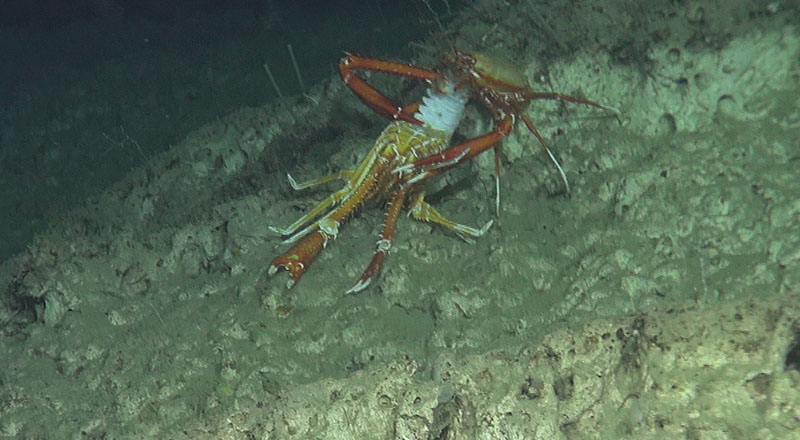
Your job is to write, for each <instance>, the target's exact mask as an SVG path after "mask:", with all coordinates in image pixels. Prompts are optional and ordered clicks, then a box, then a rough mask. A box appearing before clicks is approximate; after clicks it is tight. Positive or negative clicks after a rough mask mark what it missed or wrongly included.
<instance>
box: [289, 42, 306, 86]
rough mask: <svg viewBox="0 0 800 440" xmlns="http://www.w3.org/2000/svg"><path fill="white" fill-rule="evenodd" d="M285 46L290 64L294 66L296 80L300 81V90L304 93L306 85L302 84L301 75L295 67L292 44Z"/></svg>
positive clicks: (295, 61)
mask: <svg viewBox="0 0 800 440" xmlns="http://www.w3.org/2000/svg"><path fill="white" fill-rule="evenodd" d="M286 48H287V49H289V57H291V59H292V66H294V74H295V75H297V82H299V83H300V90H302V92H303V93H305V92H306V85H305V84H303V77H302V76H300V69H299V68H298V67H297V60H296V59H294V51H293V50H292V45H291V44H287V45H286Z"/></svg>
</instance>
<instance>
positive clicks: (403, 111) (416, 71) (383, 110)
mask: <svg viewBox="0 0 800 440" xmlns="http://www.w3.org/2000/svg"><path fill="white" fill-rule="evenodd" d="M357 69H363V70H372V71H376V72H383V73H389V74H393V75H399V76H405V77H408V78H416V79H421V80H425V81H427V82H432V81H433V80H435V79H436V77H437V76H439V74H438V72H436V71H434V70H429V69H423V68H421V67H416V66H411V65H408V64H401V63H394V62H391V61H382V60H375V59H371V58H364V57H359V56H357V55H352V54H349V53H347V52H345V57H344V58H343V59H342V60H341V62H339V73H340V74H341V76H342V80H343V81H344V83H345V84H347V86H348V87H350V88H351V89H352V90H353V92H355V94H356V95H357V96H358V97H359V98H360V99H361V100H362V101H363V102H364V103H365V104H367V105H368V106H369V107H370V108H372V109H373V110H375V111H376V112H378V114H380V115H381V116H383V117H385V118H388V119H391V120H398V119H399V120H403V121H406V122H410V123H412V124H417V125H420V124H421V122H420V121H419V120H418V119H417V118H415V117H414V112H416V110H417V108H418V107H419V104H418V103H415V104H411V105H409V106H406V107H405V108H404V107H400V106H399V105H397V104H396V103H395V102H394V101H392V100H391V99H389V98H387V97H386V95H384V94H383V93H381V92H379V91H378V89H376V88H375V87H372V86H371V85H370V84H369V83H367V82H366V81H364V80H363V79H361V77H359V76H358V74H356V72H355V70H357Z"/></svg>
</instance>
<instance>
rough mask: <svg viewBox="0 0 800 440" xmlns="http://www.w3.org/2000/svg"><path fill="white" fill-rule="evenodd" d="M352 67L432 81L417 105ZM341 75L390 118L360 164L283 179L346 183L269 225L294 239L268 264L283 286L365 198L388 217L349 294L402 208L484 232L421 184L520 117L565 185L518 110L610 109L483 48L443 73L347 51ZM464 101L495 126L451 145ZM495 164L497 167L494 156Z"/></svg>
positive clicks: (372, 266) (388, 239)
mask: <svg viewBox="0 0 800 440" xmlns="http://www.w3.org/2000/svg"><path fill="white" fill-rule="evenodd" d="M356 70H371V71H377V72H383V73H388V74H393V75H399V76H404V77H409V78H416V79H420V80H423V81H426V82H427V83H429V84H430V88H429V89H428V91H427V94H426V96H425V97H423V98H422V101H421V102H416V103H413V104H410V105H407V106H405V107H400V106H398V105H397V104H395V103H394V102H393V101H392V100H390V99H389V98H387V97H386V96H385V95H383V94H382V93H381V92H379V91H378V90H377V89H375V88H374V87H372V86H371V85H369V84H368V83H367V82H366V81H364V80H363V79H362V78H361V77H359V76H358V75H357V74H356ZM339 72H340V73H341V76H342V79H343V80H344V82H345V84H347V85H348V86H349V87H350V88H351V89H352V90H353V91H354V92H355V93H356V95H358V97H359V98H361V100H362V101H364V102H365V103H366V104H367V105H368V106H370V107H371V108H372V109H374V110H375V111H376V112H378V113H379V114H381V115H382V116H384V117H386V118H389V119H391V120H392V121H393V122H392V123H390V124H389V126H388V127H386V129H384V130H383V132H382V133H381V135H380V136H379V137H378V139H377V141H375V145H374V146H373V147H372V149H371V150H370V151H369V153H368V154H367V156H366V157H365V158H364V160H362V161H361V163H360V164H359V166H358V168H357V169H355V170H345V171H341V172H339V173H336V174H333V175H331V176H327V177H323V178H320V179H317V180H314V181H311V182H307V183H303V184H298V183H297V182H295V181H294V179H293V178H292V177H291V176H289V182H290V184H291V185H292V188H294V189H296V190H300V189H304V188H308V187H311V186H314V185H317V184H320V183H324V182H328V181H331V180H334V179H342V180H344V181H345V185H344V187H343V188H342V189H340V190H339V191H336V192H334V193H333V194H331V195H330V196H329V197H327V198H326V199H325V200H323V201H322V202H320V203H319V204H318V205H317V206H316V207H314V209H312V210H311V211H309V212H308V213H307V214H306V215H304V216H303V217H301V218H300V219H298V220H297V221H296V222H294V223H292V224H291V225H289V226H288V227H286V228H271V229H272V230H273V231H275V232H277V233H279V234H281V235H283V236H288V238H287V239H286V240H285V241H284V243H295V244H294V246H293V247H292V248H291V249H289V250H288V251H286V252H285V253H284V254H282V255H280V256H278V257H276V258H275V259H274V260H272V264H271V265H270V267H269V274H270V275H273V274H275V273H276V272H277V271H278V270H279V269H285V270H287V271H288V272H289V276H290V277H291V279H290V280H289V281H288V283H287V287H292V286H293V285H294V284H295V283H296V282H297V281H299V280H300V278H301V277H302V276H303V274H304V273H305V272H306V270H308V267H309V266H310V265H311V263H312V262H313V261H314V258H316V256H317V255H318V254H319V252H320V251H321V250H322V249H323V248H324V247H325V246H326V245H327V244H328V242H329V241H330V240H332V239H335V238H336V236H337V235H338V234H339V228H340V227H341V226H342V224H343V223H344V222H345V221H346V220H347V219H348V218H350V217H351V216H353V215H354V214H355V213H356V212H357V211H358V209H359V208H360V207H361V206H362V205H363V204H364V203H366V202H367V201H369V200H372V199H378V200H383V201H386V202H387V203H388V205H387V211H386V221H385V222H384V224H383V230H382V231H381V234H380V238H379V239H378V243H377V249H376V250H375V254H374V255H373V257H372V261H371V262H370V263H369V265H368V266H367V268H366V270H365V271H364V273H363V274H362V275H361V277H360V278H359V279H358V281H357V282H356V284H355V285H354V286H353V287H352V288H350V290H348V293H352V292H359V291H361V290H364V289H365V288H366V287H367V286H369V284H370V282H371V281H372V280H373V279H374V278H375V276H376V275H377V274H378V273H379V272H380V270H381V267H382V266H383V261H384V259H385V258H386V254H387V253H388V252H389V250H390V249H391V246H392V237H393V236H394V233H395V228H396V226H397V219H398V217H399V216H400V213H401V211H402V210H403V208H404V207H407V209H408V210H409V212H410V214H411V216H412V217H414V218H415V219H417V220H422V221H426V222H434V223H438V224H440V225H442V226H445V227H447V228H449V229H451V230H452V231H454V232H455V233H456V234H458V235H459V236H461V237H463V238H465V239H467V240H470V239H472V238H477V237H480V236H482V235H483V234H485V233H486V231H487V230H488V229H489V227H490V226H491V225H492V221H489V222H487V223H486V224H485V225H483V227H480V228H475V227H471V226H467V225H462V224H459V223H456V222H453V221H451V220H448V219H447V218H445V217H444V216H443V215H442V214H441V213H439V212H438V211H437V210H436V209H434V208H433V207H432V206H431V205H429V204H428V203H427V202H425V188H424V185H425V181H426V180H428V179H429V178H431V177H434V176H437V175H439V174H441V173H443V172H445V171H447V170H448V169H450V168H453V167H455V166H458V165H460V164H462V163H465V162H466V161H468V160H470V159H472V158H473V157H475V156H477V155H478V154H480V153H482V152H484V151H486V150H488V149H489V148H492V147H495V148H499V145H500V141H502V140H503V138H505V137H506V136H507V135H508V134H509V133H510V132H511V129H512V128H513V127H514V122H515V120H516V118H517V117H519V118H520V119H522V121H523V122H524V123H525V125H526V126H527V127H528V129H529V130H530V131H531V132H532V133H533V134H534V136H536V138H537V139H538V140H539V143H540V144H541V145H542V147H543V148H544V150H545V152H547V154H548V155H549V157H550V159H551V160H552V161H553V163H555V164H556V167H557V168H558V171H559V173H560V175H561V178H562V180H563V181H564V184H565V185H567V179H566V175H565V174H564V171H563V169H562V168H561V166H560V165H559V163H558V161H557V160H556V158H555V156H554V155H553V154H552V152H551V151H550V149H549V148H548V146H547V143H546V142H545V140H544V138H543V137H542V135H541V134H540V133H539V131H538V130H537V129H536V127H535V126H534V125H533V122H531V120H530V119H529V118H528V117H527V116H526V115H525V113H523V111H524V110H525V107H526V106H527V104H528V103H529V102H530V101H532V100H535V99H556V100H561V101H566V102H575V103H579V104H587V105H591V106H594V107H599V108H602V109H607V110H613V109H611V108H609V107H606V106H603V105H600V104H598V103H596V102H593V101H589V100H586V99H582V98H576V97H573V96H567V95H563V94H560V93H538V92H534V91H532V90H530V89H529V88H528V86H527V82H526V80H525V77H524V76H523V75H522V73H521V72H519V71H518V70H516V69H513V68H511V67H509V66H506V65H503V64H500V63H498V62H497V61H495V60H491V59H490V58H488V57H486V56H484V55H478V54H471V53H468V52H465V51H461V50H457V49H455V50H454V52H453V53H452V54H448V55H447V56H445V58H444V61H443V68H442V69H441V70H429V69H425V68H421V67H417V66H412V65H407V64H400V63H395V62H390V61H382V60H376V59H371V58H363V57H359V56H355V55H351V54H346V56H345V57H344V58H343V59H342V61H341V62H340V63H339ZM469 99H475V100H478V101H480V102H481V103H483V104H484V105H485V106H486V107H487V108H488V109H489V111H490V112H491V114H492V117H493V119H494V123H495V125H494V130H492V131H491V132H489V133H487V134H484V135H482V136H479V137H476V138H473V139H470V140H467V141H465V142H463V143H460V144H458V145H455V146H450V139H451V137H452V136H453V133H454V132H455V130H456V127H457V126H458V124H459V122H460V121H461V119H462V116H463V114H464V108H465V106H466V103H467V101H468V100H469ZM495 165H496V166H498V161H497V155H495ZM568 189H569V187H568V186H567V190H568ZM315 219H316V220H315Z"/></svg>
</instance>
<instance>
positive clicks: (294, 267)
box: [268, 231, 328, 288]
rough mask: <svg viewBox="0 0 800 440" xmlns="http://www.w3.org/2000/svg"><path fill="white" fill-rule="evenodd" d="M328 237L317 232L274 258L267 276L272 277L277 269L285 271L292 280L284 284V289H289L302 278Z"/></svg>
mask: <svg viewBox="0 0 800 440" xmlns="http://www.w3.org/2000/svg"><path fill="white" fill-rule="evenodd" d="M327 241H328V237H327V236H326V235H325V233H324V232H321V231H317V232H315V233H313V234H311V235H309V236H307V237H305V238H304V239H302V240H301V241H300V242H299V243H297V244H296V245H294V246H293V247H292V248H291V249H289V250H288V251H286V253H284V254H283V255H280V256H278V257H275V259H274V260H272V263H271V264H270V265H269V272H268V273H269V274H270V275H274V274H275V273H277V272H278V269H281V268H282V269H286V270H287V271H289V276H291V278H292V279H290V280H289V281H287V282H286V287H287V288H290V287H292V286H294V284H295V283H296V282H297V281H299V280H300V278H302V277H303V274H304V273H306V270H308V267H309V266H310V265H311V263H312V262H313V261H314V258H316V257H317V254H319V253H320V251H321V250H322V248H324V247H325V243H326V242H327Z"/></svg>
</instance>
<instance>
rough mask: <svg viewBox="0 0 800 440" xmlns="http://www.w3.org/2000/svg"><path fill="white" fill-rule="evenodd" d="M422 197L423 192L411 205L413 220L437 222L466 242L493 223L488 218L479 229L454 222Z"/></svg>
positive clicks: (476, 236)
mask: <svg viewBox="0 0 800 440" xmlns="http://www.w3.org/2000/svg"><path fill="white" fill-rule="evenodd" d="M424 197H425V193H424V192H423V193H420V195H419V196H417V198H416V200H414V203H413V204H412V205H411V211H410V212H411V216H412V217H414V219H415V220H419V221H423V222H433V223H438V224H440V225H442V226H444V227H446V228H448V229H450V230H452V231H453V232H455V233H456V234H458V236H459V237H461V238H463V239H464V241H466V242H469V243H472V242H473V240H472V239H473V238H478V237H481V236H483V235H484V234H486V231H488V230H489V228H490V227H491V226H492V223H494V221H493V220H489V221H488V222H486V224H485V225H483V227H481V228H480V229H478V228H473V227H472V226H467V225H462V224H461V223H456V222H454V221H452V220H449V219H448V218H446V217H445V216H444V215H442V214H441V213H440V212H439V211H437V210H436V209H435V208H434V207H433V206H431V205H430V204H428V202H426V201H425V200H424Z"/></svg>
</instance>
